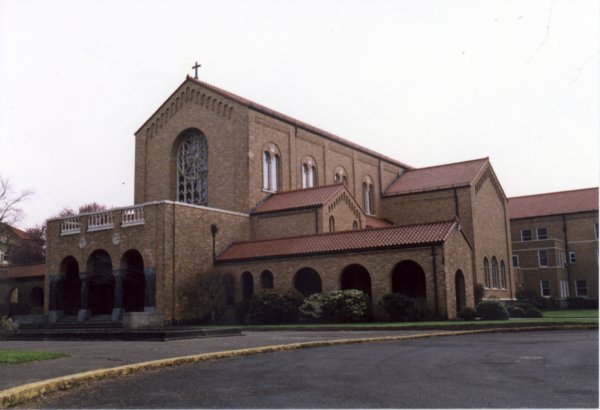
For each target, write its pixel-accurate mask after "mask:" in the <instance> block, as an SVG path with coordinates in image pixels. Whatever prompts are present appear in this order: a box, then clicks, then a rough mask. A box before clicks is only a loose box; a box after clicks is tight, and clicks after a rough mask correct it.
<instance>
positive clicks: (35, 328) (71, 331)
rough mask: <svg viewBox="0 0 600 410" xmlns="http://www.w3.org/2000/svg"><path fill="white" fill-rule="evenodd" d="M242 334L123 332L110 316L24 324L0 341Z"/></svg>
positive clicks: (176, 329)
mask: <svg viewBox="0 0 600 410" xmlns="http://www.w3.org/2000/svg"><path fill="white" fill-rule="evenodd" d="M241 334H242V331H241V329H239V328H235V327H201V326H161V327H153V328H144V329H126V328H124V327H123V324H122V323H121V322H111V320H110V316H109V315H106V316H104V315H96V316H92V317H91V318H90V319H89V320H87V321H85V322H78V321H77V316H63V317H62V318H61V319H60V320H59V321H58V322H57V323H50V322H48V321H45V322H42V323H39V322H38V323H23V324H21V325H20V326H19V331H18V332H16V333H8V332H0V340H130V341H143V340H153V341H166V340H175V339H189V338H197V337H217V336H239V335H241Z"/></svg>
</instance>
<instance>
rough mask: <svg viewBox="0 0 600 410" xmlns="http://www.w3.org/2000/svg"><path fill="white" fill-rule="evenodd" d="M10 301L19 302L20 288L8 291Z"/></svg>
mask: <svg viewBox="0 0 600 410" xmlns="http://www.w3.org/2000/svg"><path fill="white" fill-rule="evenodd" d="M8 303H19V289H18V288H13V289H11V291H10V292H8Z"/></svg>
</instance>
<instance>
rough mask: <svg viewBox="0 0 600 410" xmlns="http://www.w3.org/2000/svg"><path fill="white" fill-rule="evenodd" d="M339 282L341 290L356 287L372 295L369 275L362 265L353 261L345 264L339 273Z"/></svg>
mask: <svg viewBox="0 0 600 410" xmlns="http://www.w3.org/2000/svg"><path fill="white" fill-rule="evenodd" d="M339 283H340V289H341V290H346V289H357V290H360V291H362V292H363V293H364V294H365V295H367V296H369V298H371V297H372V289H371V275H370V273H369V271H368V270H367V269H366V268H365V267H364V266H363V265H360V264H358V263H353V264H350V265H348V266H346V267H345V268H344V269H342V272H341V273H340V278H339Z"/></svg>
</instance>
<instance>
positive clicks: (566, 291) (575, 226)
mask: <svg viewBox="0 0 600 410" xmlns="http://www.w3.org/2000/svg"><path fill="white" fill-rule="evenodd" d="M509 204H510V219H511V236H512V249H513V266H514V268H513V269H514V271H515V280H516V281H517V283H518V285H519V288H521V289H525V288H527V289H532V290H535V291H536V292H537V293H538V294H539V295H541V296H544V297H553V298H556V299H563V300H564V299H566V298H568V297H583V298H595V299H597V298H598V188H590V189H580V190H574V191H564V192H553V193H545V194H539V195H528V196H521V197H515V198H510V199H509Z"/></svg>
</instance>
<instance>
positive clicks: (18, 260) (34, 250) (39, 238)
mask: <svg viewBox="0 0 600 410" xmlns="http://www.w3.org/2000/svg"><path fill="white" fill-rule="evenodd" d="M25 234H26V236H27V237H26V238H25V239H21V240H20V241H18V242H17V243H15V245H14V246H13V247H12V250H11V253H10V256H11V262H12V263H14V264H15V265H25V264H29V263H40V262H43V261H44V259H45V257H46V224H45V223H44V224H42V225H36V226H34V227H33V228H29V229H27V230H26V231H25Z"/></svg>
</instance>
